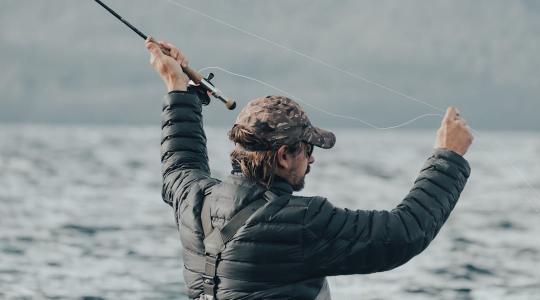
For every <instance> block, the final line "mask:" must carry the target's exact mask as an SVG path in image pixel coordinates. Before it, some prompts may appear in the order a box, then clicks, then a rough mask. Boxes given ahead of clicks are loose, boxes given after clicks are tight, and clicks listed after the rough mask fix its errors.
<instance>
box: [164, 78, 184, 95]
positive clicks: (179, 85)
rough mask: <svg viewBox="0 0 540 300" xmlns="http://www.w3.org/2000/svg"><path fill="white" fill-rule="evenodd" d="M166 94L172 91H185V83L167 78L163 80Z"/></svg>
mask: <svg viewBox="0 0 540 300" xmlns="http://www.w3.org/2000/svg"><path fill="white" fill-rule="evenodd" d="M165 85H166V86H167V92H172V91H187V82H186V81H184V80H181V79H176V78H172V77H169V78H167V80H165Z"/></svg>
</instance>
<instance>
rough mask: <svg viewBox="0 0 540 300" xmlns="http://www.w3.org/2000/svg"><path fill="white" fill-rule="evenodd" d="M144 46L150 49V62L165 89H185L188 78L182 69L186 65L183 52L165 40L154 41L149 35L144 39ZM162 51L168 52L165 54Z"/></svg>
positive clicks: (169, 90) (186, 61)
mask: <svg viewBox="0 0 540 300" xmlns="http://www.w3.org/2000/svg"><path fill="white" fill-rule="evenodd" d="M146 48H147V49H148V50H149V51H150V64H151V65H152V66H153V67H154V69H155V70H156V72H158V74H159V76H161V79H163V81H164V82H165V85H166V86H167V91H168V92H171V91H185V90H186V89H187V84H188V82H189V78H188V77H187V75H186V74H184V71H183V70H182V68H185V67H187V66H188V60H187V58H186V57H185V56H184V54H182V52H181V51H180V50H178V48H176V47H175V46H173V45H171V44H169V43H166V42H156V41H154V40H153V39H152V38H150V37H149V38H148V39H147V40H146ZM163 51H165V52H168V53H169V54H168V55H166V54H164V53H163Z"/></svg>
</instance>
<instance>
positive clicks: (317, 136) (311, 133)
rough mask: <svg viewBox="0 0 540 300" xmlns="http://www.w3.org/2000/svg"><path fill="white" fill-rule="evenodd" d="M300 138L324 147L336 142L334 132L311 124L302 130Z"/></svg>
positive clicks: (330, 146) (328, 147)
mask: <svg viewBox="0 0 540 300" xmlns="http://www.w3.org/2000/svg"><path fill="white" fill-rule="evenodd" d="M302 140H303V141H305V142H307V143H310V144H312V145H315V146H317V147H320V148H324V149H330V148H332V147H334V145H335V144H336V136H335V134H334V133H332V132H330V131H328V130H324V129H321V128H318V127H313V126H312V127H310V128H307V129H306V130H305V131H304V136H303V138H302Z"/></svg>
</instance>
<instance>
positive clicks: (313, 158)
mask: <svg viewBox="0 0 540 300" xmlns="http://www.w3.org/2000/svg"><path fill="white" fill-rule="evenodd" d="M308 162H309V163H310V164H312V163H314V162H315V156H313V154H312V155H311V156H310V157H309V160H308Z"/></svg>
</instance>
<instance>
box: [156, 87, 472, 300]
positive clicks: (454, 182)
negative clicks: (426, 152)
mask: <svg viewBox="0 0 540 300" xmlns="http://www.w3.org/2000/svg"><path fill="white" fill-rule="evenodd" d="M201 110H202V109H201V104H200V101H199V99H198V98H197V96H195V95H194V94H190V93H187V92H172V93H170V94H169V95H167V96H166V97H165V100H164V105H163V114H162V117H163V120H162V121H163V123H162V128H163V131H162V133H163V134H162V140H161V158H162V171H163V190H162V196H163V200H164V201H165V202H167V203H168V204H169V205H171V206H172V207H173V208H174V212H175V217H176V222H177V224H178V228H179V231H180V238H181V241H182V246H183V260H184V278H185V282H186V285H187V288H188V293H189V297H190V298H197V297H198V296H199V295H200V294H201V293H202V274H203V272H204V244H203V238H204V234H203V229H202V225H201V219H200V214H201V208H202V203H203V200H204V199H205V201H209V204H210V212H211V216H212V224H213V225H214V226H215V227H217V228H221V227H222V226H223V224H224V223H225V222H226V221H227V220H229V219H230V218H231V217H232V216H233V215H234V214H235V213H236V212H237V211H239V210H240V209H242V208H243V207H245V206H246V205H247V204H249V203H251V202H252V201H254V200H256V199H259V198H260V197H261V196H262V194H263V193H264V191H265V190H264V187H262V186H261V185H257V184H253V183H250V182H248V181H247V180H246V179H245V178H244V177H243V176H240V175H230V176H229V177H227V178H225V179H224V180H223V181H220V180H218V179H215V178H212V177H210V171H209V167H208V156H207V150H206V137H205V134H204V131H203V126H202V115H201ZM469 172H470V169H469V166H468V163H467V161H466V160H465V159H463V158H462V157H461V156H459V155H458V154H455V153H453V152H451V151H447V150H436V151H435V152H434V154H433V155H432V156H431V157H430V158H429V159H428V160H427V162H426V163H425V165H424V167H423V168H422V171H421V172H420V175H419V176H418V178H417V179H416V181H415V183H414V186H413V187H412V189H411V191H410V193H409V194H408V195H407V196H406V197H405V200H403V202H401V203H400V204H399V205H398V206H397V207H396V208H394V209H393V210H392V211H367V210H349V209H342V208H337V207H334V206H333V205H332V204H331V203H330V202H329V201H328V200H327V199H325V198H323V197H300V196H292V195H291V194H292V188H291V186H290V185H289V184H288V183H287V182H286V181H284V180H279V178H278V180H276V182H275V184H274V185H273V186H272V188H271V190H272V191H274V192H275V193H276V194H278V195H281V196H283V195H290V196H288V197H280V198H279V199H280V200H278V201H270V202H267V203H266V205H265V206H264V207H263V208H261V209H260V210H259V211H257V212H256V213H255V214H254V215H253V216H252V217H251V218H250V219H249V220H248V222H247V224H246V226H244V227H242V228H241V229H240V230H239V231H238V232H237V234H236V235H235V237H234V238H233V239H232V240H231V242H230V243H229V244H227V247H226V249H225V251H224V252H223V253H222V261H221V262H220V263H219V266H218V269H217V275H218V276H219V278H220V280H219V285H218V291H217V297H218V299H314V298H315V297H316V296H317V294H318V293H319V291H320V290H321V287H322V286H323V285H324V283H325V277H326V276H331V275H343V274H364V273H372V272H380V271H385V270H390V269H392V268H395V267H397V266H399V265H402V264H404V263H405V262H407V261H408V260H409V259H411V258H412V257H413V256H415V255H417V254H418V253H420V252H422V250H424V249H425V248H426V247H427V246H428V244H429V243H430V242H431V240H433V238H434V237H435V235H436V234H437V232H438V231H439V229H440V228H441V226H442V225H443V223H444V222H445V220H446V219H447V218H448V215H449V214H450V212H451V210H452V209H453V207H454V205H455V204H456V201H457V200H458V197H459V195H460V193H461V191H462V189H463V188H464V186H465V183H466V181H467V178H468V176H469Z"/></svg>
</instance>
